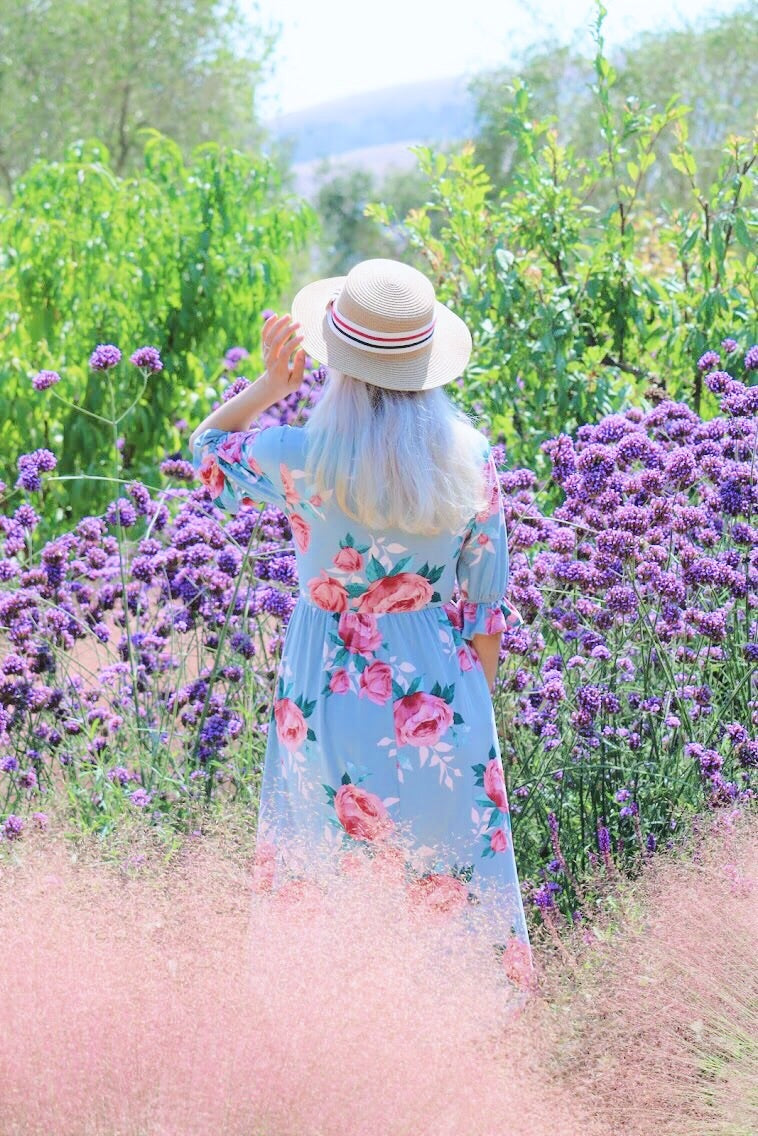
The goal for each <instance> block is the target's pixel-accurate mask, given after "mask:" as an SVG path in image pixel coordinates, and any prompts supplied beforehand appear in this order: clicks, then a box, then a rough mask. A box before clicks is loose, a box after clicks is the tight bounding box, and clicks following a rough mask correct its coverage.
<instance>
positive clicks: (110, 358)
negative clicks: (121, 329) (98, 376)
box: [89, 343, 121, 371]
mask: <svg viewBox="0 0 758 1136" xmlns="http://www.w3.org/2000/svg"><path fill="white" fill-rule="evenodd" d="M120 362H121V352H120V351H119V349H118V347H114V345H113V344H112V343H99V344H98V345H97V347H96V348H95V350H94V351H93V352H92V354H91V355H90V357H89V365H90V367H91V368H92V370H93V371H107V370H108V369H109V368H110V367H115V366H116V364H117V363H120Z"/></svg>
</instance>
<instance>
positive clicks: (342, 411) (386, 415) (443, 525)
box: [305, 369, 486, 535]
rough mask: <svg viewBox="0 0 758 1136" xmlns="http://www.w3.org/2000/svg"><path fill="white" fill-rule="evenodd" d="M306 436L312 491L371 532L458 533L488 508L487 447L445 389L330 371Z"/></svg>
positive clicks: (308, 469)
mask: <svg viewBox="0 0 758 1136" xmlns="http://www.w3.org/2000/svg"><path fill="white" fill-rule="evenodd" d="M305 429H306V430H307V433H308V447H307V458H306V468H305V472H306V474H307V476H308V480H309V481H310V483H311V485H313V486H314V488H315V489H316V492H318V493H323V492H324V491H325V490H327V489H333V490H334V493H335V497H336V500H337V503H338V505H339V506H340V508H341V509H342V510H343V512H345V513H346V514H347V515H348V516H349V517H351V518H352V519H353V520H355V521H358V522H359V523H360V524H363V525H365V526H366V527H367V528H370V529H386V528H397V529H401V530H403V531H405V532H411V533H420V534H426V535H433V534H435V533H440V532H458V531H459V530H460V529H462V528H463V527H464V526H465V525H466V524H468V522H469V521H470V520H471V519H472V517H473V515H474V514H475V513H477V512H479V511H481V510H482V509H483V508H484V506H485V503H486V499H485V490H484V480H483V477H482V464H483V452H484V448H485V445H486V443H485V440H484V438H483V436H482V435H481V434H480V433H479V432H478V431H477V430H476V429H475V428H474V426H473V425H472V423H471V422H470V421H469V419H468V418H467V417H466V415H465V414H464V413H463V412H462V411H461V410H459V409H458V408H457V407H456V406H454V405H453V403H452V402H451V401H450V399H449V398H448V396H447V394H446V393H445V392H444V391H443V390H442V388H441V387H435V388H433V389H431V390H424V391H395V390H388V389H386V388H385V387H378V386H374V385H373V384H372V383H365V382H363V381H361V380H359V379H354V378H352V377H351V376H350V375H344V374H342V373H341V372H340V371H335V370H331V369H330V370H329V373H328V375H327V379H326V385H325V389H324V392H323V394H322V396H321V398H320V399H319V401H318V403H317V404H316V406H315V407H314V408H313V410H312V411H311V414H310V417H309V419H308V422H307V424H306V427H305Z"/></svg>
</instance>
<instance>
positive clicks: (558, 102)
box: [472, 4, 758, 205]
mask: <svg viewBox="0 0 758 1136" xmlns="http://www.w3.org/2000/svg"><path fill="white" fill-rule="evenodd" d="M757 54H758V9H756V7H755V5H752V4H750V5H747V6H742V7H739V8H736V9H735V10H733V11H731V12H728V13H719V14H718V15H716V16H714V17H712V18H711V19H709V20H707V21H704V22H700V23H696V24H692V25H690V26H689V27H686V28H683V29H677V30H666V31H663V32H645V33H644V34H642V35H639V36H637V37H635V38H634V39H632V40H630V41H629V42H628V43H627V44H625V45H624V46H623V47H621V48H617V49H616V50H614V51H612V52H609V53H608V62H609V64H611V65H612V67H613V71H614V83H613V89H612V92H611V101H612V108H613V110H614V112H615V113H617V114H620V113H622V112H623V110H624V109H625V108H626V107H627V106H628V107H629V109H630V110H632V111H634V110H635V109H638V110H640V111H641V112H642V113H643V114H644V113H647V112H649V111H650V110H653V111H662V110H663V109H664V108H665V107H666V105H667V104H668V102H669V100H670V98H671V96H672V94H673V93H674V92H676V93H677V94H678V95H679V97H680V99H681V101H682V102H683V103H684V104H685V105H687V106H689V107H690V108H691V111H690V115H689V135H690V145H691V147H692V152H693V154H694V157H695V161H696V163H697V166H698V169H699V170H700V173H701V177H702V179H703V181H704V182H705V183H709V182H712V181H713V180H714V179H715V178H716V176H717V172H718V168H719V164H720V162H721V158H722V147H723V139H724V138H725V137H726V135H727V134H728V133H734V134H739V135H749V134H750V132H751V129H752V126H753V122H754V116H755V90H756V84H758V71H757V70H756V63H755V59H756V55H757ZM516 75H518V78H519V79H520V80H521V81H522V82H523V83H524V84H525V85H526V86H527V87H528V88H529V93H530V109H531V113H532V114H533V116H534V118H535V120H545V119H547V118H549V117H551V118H552V120H553V122H554V123H555V125H556V128H557V130H558V133H559V137H560V141H561V144H562V145H565V146H573V147H574V148H575V149H576V150H577V152H579V153H582V154H587V155H590V154H595V155H599V154H600V152H601V149H602V148H603V140H602V138H601V137H600V135H599V133H598V131H597V113H596V99H595V94H594V92H593V86H594V83H595V77H594V65H593V60H592V58H591V57H587V56H585V55H582V54H580V53H579V52H577V51H576V50H575V49H573V48H570V47H567V46H565V45H563V46H562V45H560V44H557V43H552V42H548V43H545V44H541V45H536V46H535V47H534V48H533V49H532V50H531V51H530V52H529V53H528V54H527V56H526V57H525V58H524V60H523V63H522V64H521V65H520V66H519V67H518V68H517V70H514V69H513V68H502V69H500V70H496V71H492V72H489V73H487V74H484V75H481V76H479V77H478V78H476V79H475V80H474V81H473V83H472V91H473V93H474V96H475V98H476V104H477V121H478V131H477V138H476V144H477V155H478V157H479V159H480V161H481V162H482V163H483V165H484V167H485V169H486V171H487V173H488V175H489V177H490V178H491V180H492V182H493V185H494V186H495V187H497V188H500V187H503V186H506V185H509V184H510V182H511V179H512V177H513V176H514V173H515V171H516V167H517V164H518V147H517V145H516V142H515V139H514V137H513V133H512V131H511V130H510V113H511V110H510V107H511V93H510V86H511V84H512V82H513V80H514V78H515V77H516ZM674 149H675V142H674V138H673V136H672V135H671V134H670V133H667V132H664V133H662V134H661V136H660V137H659V138H658V139H657V140H656V143H655V155H656V159H657V161H656V162H655V163H653V164H651V166H650V167H649V169H648V171H647V172H646V174H645V176H644V178H643V179H642V182H641V185H640V192H641V193H642V194H643V195H644V194H647V193H649V192H652V191H654V190H657V188H658V181H659V179H660V178H664V179H665V188H666V195H667V197H668V199H669V200H670V201H672V203H674V204H678V205H684V204H686V202H687V201H688V199H689V186H688V184H687V182H686V180H685V179H684V178H680V177H679V176H678V175H677V174H673V176H672V171H671V166H670V163H669V161H668V156H669V154H671V153H672V152H673V150H674Z"/></svg>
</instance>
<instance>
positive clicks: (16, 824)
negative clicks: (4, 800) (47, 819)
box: [3, 813, 24, 840]
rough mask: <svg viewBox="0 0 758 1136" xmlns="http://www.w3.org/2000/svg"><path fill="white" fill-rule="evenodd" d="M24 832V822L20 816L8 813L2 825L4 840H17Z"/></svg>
mask: <svg viewBox="0 0 758 1136" xmlns="http://www.w3.org/2000/svg"><path fill="white" fill-rule="evenodd" d="M23 831H24V821H23V819H22V818H21V817H20V816H15V815H14V814H13V813H10V814H9V815H8V816H7V817H6V820H5V823H4V825H3V835H4V836H5V838H6V840H17V839H18V838H19V837H20V836H21V834H22V832H23Z"/></svg>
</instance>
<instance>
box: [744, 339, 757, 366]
mask: <svg viewBox="0 0 758 1136" xmlns="http://www.w3.org/2000/svg"><path fill="white" fill-rule="evenodd" d="M757 369H758V343H755V344H753V346H752V347H750V348H749V349H748V351H747V354H746V355H745V370H746V371H755V370H757Z"/></svg>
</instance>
